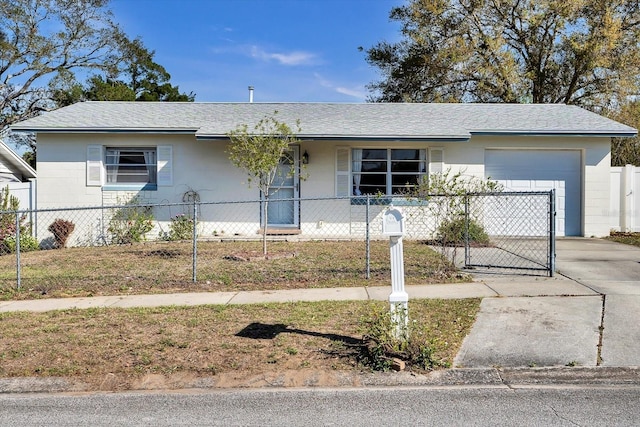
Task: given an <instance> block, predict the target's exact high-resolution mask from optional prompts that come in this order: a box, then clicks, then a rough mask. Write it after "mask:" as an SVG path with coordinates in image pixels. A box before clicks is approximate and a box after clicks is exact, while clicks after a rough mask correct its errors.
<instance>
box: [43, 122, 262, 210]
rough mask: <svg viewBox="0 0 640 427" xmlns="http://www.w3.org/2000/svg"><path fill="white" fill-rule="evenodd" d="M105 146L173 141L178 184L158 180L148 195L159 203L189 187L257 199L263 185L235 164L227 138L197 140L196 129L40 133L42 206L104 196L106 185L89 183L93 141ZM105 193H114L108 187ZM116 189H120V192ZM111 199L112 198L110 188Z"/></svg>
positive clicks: (203, 193)
mask: <svg viewBox="0 0 640 427" xmlns="http://www.w3.org/2000/svg"><path fill="white" fill-rule="evenodd" d="M96 144H98V145H102V146H105V147H107V146H108V147H117V146H122V147H141V146H158V145H170V146H172V147H173V165H172V166H173V185H171V186H158V189H157V191H150V192H148V193H153V196H150V197H147V198H146V199H149V200H150V201H153V202H155V203H179V202H182V197H183V195H184V193H185V192H187V191H189V190H194V191H196V192H198V194H199V195H200V200H201V201H203V202H206V201H220V200H256V199H257V198H258V196H259V192H258V190H257V189H256V188H255V187H254V188H249V187H248V186H247V185H246V183H247V176H246V174H245V173H244V172H243V171H242V170H240V169H238V168H236V167H234V166H233V165H232V164H231V163H230V162H229V160H228V157H227V155H226V153H225V148H226V143H225V142H223V141H198V140H196V139H195V137H194V136H193V135H146V134H144V135H133V134H97V135H96V134H75V135H58V134H39V135H38V165H37V166H38V177H39V178H41V182H42V186H40V187H39V189H38V190H39V191H38V207H39V208H57V207H65V206H69V207H71V206H96V205H98V206H99V205H100V204H101V202H102V197H103V194H102V193H103V189H102V188H101V187H97V186H96V187H92V186H87V184H86V160H87V146H88V145H96ZM104 193H105V194H106V193H111V191H109V190H108V189H106V188H105V189H104ZM116 193H117V192H116ZM105 197H106V199H113V195H112V194H106V196H105Z"/></svg>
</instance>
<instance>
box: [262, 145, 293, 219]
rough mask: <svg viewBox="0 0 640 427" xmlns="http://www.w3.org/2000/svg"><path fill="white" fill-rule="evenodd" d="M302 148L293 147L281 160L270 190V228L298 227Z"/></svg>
mask: <svg viewBox="0 0 640 427" xmlns="http://www.w3.org/2000/svg"><path fill="white" fill-rule="evenodd" d="M299 155H300V147H297V146H294V147H291V148H290V149H289V150H287V152H285V154H284V155H283V156H282V159H280V166H279V167H278V173H277V174H276V178H275V179H274V180H273V183H272V185H271V188H270V189H269V207H268V209H267V214H268V215H267V216H268V218H267V222H268V226H269V227H291V228H294V227H298V225H299V209H298V204H299V201H298V200H296V199H298V197H299V189H300V173H299Z"/></svg>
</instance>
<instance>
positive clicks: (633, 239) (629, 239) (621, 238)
mask: <svg viewBox="0 0 640 427" xmlns="http://www.w3.org/2000/svg"><path fill="white" fill-rule="evenodd" d="M607 239H608V240H612V241H614V242H618V243H624V244H626V245H633V246H640V233H623V232H612V233H611V235H610V236H609V237H608V238H607Z"/></svg>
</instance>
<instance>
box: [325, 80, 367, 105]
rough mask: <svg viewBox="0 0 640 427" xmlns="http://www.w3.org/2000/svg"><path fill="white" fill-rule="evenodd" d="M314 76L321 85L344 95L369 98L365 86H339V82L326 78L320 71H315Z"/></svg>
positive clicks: (361, 98)
mask: <svg viewBox="0 0 640 427" xmlns="http://www.w3.org/2000/svg"><path fill="white" fill-rule="evenodd" d="M314 77H315V78H316V80H317V81H318V83H319V84H320V85H321V86H323V87H326V88H328V89H331V90H333V91H335V92H337V93H340V94H342V95H347V96H350V97H353V98H357V99H360V100H363V101H364V100H365V99H366V98H367V92H366V91H365V89H364V88H363V87H356V88H348V87H344V86H338V85H337V84H335V83H333V82H331V81H329V80H327V79H325V78H324V77H322V76H321V75H320V74H318V73H314Z"/></svg>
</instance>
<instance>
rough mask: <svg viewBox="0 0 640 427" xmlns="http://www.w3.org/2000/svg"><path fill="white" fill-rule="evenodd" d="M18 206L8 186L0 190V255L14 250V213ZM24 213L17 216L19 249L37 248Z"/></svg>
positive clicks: (16, 199) (17, 201)
mask: <svg viewBox="0 0 640 427" xmlns="http://www.w3.org/2000/svg"><path fill="white" fill-rule="evenodd" d="M19 208H20V201H19V200H18V198H17V197H15V196H12V195H10V194H9V186H6V187H4V188H3V189H2V190H0V255H3V254H6V253H12V252H15V250H16V213H15V211H17V210H18V209H19ZM26 219H27V216H26V215H25V214H23V215H21V216H20V217H19V218H18V226H19V229H20V250H21V251H29V250H35V249H38V242H37V241H36V240H35V239H34V238H33V237H31V224H29V223H28V222H26Z"/></svg>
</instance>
